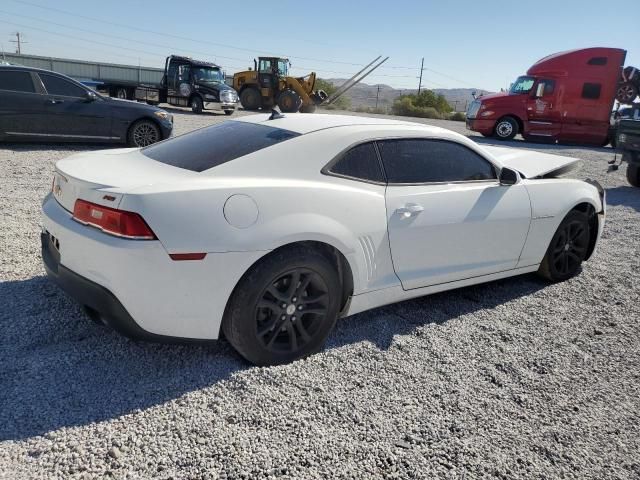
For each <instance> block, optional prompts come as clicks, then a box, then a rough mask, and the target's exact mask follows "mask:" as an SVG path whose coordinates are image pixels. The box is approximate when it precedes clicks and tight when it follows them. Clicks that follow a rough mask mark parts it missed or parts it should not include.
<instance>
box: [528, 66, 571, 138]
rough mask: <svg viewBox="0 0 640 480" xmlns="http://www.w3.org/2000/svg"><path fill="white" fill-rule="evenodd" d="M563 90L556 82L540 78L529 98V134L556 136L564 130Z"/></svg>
mask: <svg viewBox="0 0 640 480" xmlns="http://www.w3.org/2000/svg"><path fill="white" fill-rule="evenodd" d="M560 95H561V92H560V91H558V89H556V82H555V81H554V80H550V79H540V80H538V81H537V82H536V83H535V85H534V86H533V88H532V89H531V95H530V96H529V98H528V99H527V120H528V122H527V131H526V134H527V135H533V136H537V137H548V138H556V137H558V135H560V131H561V130H562V117H561V115H560V112H561V104H560V101H561V97H560Z"/></svg>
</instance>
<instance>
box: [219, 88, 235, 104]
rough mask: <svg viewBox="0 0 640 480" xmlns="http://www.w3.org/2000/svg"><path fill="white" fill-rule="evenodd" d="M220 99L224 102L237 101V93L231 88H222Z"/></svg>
mask: <svg viewBox="0 0 640 480" xmlns="http://www.w3.org/2000/svg"><path fill="white" fill-rule="evenodd" d="M220 100H222V101H224V102H237V101H238V95H236V92H234V91H232V90H223V91H222V92H220Z"/></svg>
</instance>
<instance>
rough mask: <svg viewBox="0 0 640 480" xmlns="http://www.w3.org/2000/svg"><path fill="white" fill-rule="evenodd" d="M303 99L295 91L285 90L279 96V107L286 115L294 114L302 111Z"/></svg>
mask: <svg viewBox="0 0 640 480" xmlns="http://www.w3.org/2000/svg"><path fill="white" fill-rule="evenodd" d="M301 106H302V99H301V98H300V95H298V94H297V93H296V92H294V91H293V90H284V91H283V92H282V93H280V95H278V107H280V111H281V112H284V113H293V112H297V111H298V110H300V107H301Z"/></svg>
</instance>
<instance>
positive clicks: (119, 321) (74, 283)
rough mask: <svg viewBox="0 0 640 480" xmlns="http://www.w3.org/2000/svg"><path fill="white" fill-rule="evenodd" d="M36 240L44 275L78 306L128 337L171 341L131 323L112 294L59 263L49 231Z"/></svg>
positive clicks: (127, 313)
mask: <svg viewBox="0 0 640 480" xmlns="http://www.w3.org/2000/svg"><path fill="white" fill-rule="evenodd" d="M40 240H41V243H42V262H43V263H44V268H45V270H46V272H47V276H48V277H49V278H50V279H51V280H53V282H55V283H56V284H57V285H58V286H59V287H60V288H61V289H62V290H64V291H65V292H66V293H67V294H68V295H69V296H70V297H71V298H73V299H74V300H75V301H76V302H78V303H79V304H80V305H82V306H84V307H89V308H90V309H92V310H94V311H95V312H97V314H98V315H99V316H100V319H101V320H102V321H103V322H104V323H105V324H107V325H108V326H110V327H111V328H113V329H114V330H115V331H117V332H118V333H121V334H122V335H125V336H127V337H129V338H134V339H138V340H150V341H162V342H166V341H172V340H175V338H173V337H169V336H163V335H155V334H153V333H150V332H147V331H146V330H144V329H143V328H141V327H140V325H138V324H137V323H136V322H135V320H134V319H133V318H132V317H131V315H129V312H127V310H126V309H125V308H124V306H123V305H122V303H120V301H119V300H118V299H117V298H116V296H115V295H114V294H113V293H111V292H110V291H109V290H107V289H106V288H104V287H103V286H101V285H98V284H97V283H96V282H92V281H91V280H89V279H87V278H85V277H83V276H81V275H78V274H77V273H75V272H73V271H71V270H69V269H68V268H67V267H65V266H64V265H61V264H60V253H59V251H58V250H57V248H56V246H55V243H56V239H55V237H53V236H52V235H51V234H50V233H49V232H42V233H41V234H40ZM182 340H184V339H182Z"/></svg>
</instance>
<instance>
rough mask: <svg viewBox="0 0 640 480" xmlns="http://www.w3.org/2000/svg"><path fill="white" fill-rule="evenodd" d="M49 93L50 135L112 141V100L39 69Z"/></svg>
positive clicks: (47, 112) (46, 101) (47, 101)
mask: <svg viewBox="0 0 640 480" xmlns="http://www.w3.org/2000/svg"><path fill="white" fill-rule="evenodd" d="M38 77H39V78H40V80H41V81H42V85H43V86H44V89H45V92H46V96H45V108H46V115H47V117H48V125H47V134H48V135H49V136H51V137H57V138H60V139H62V140H86V141H110V140H114V138H113V135H112V132H111V108H110V106H109V104H108V102H105V101H104V100H103V99H102V98H101V97H99V96H97V95H94V96H93V98H89V97H88V96H87V95H88V93H89V92H90V90H89V89H88V88H86V87H84V86H82V85H80V84H78V83H76V82H73V81H71V80H70V79H67V78H64V77H62V76H59V75H55V74H53V73H44V72H38Z"/></svg>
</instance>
